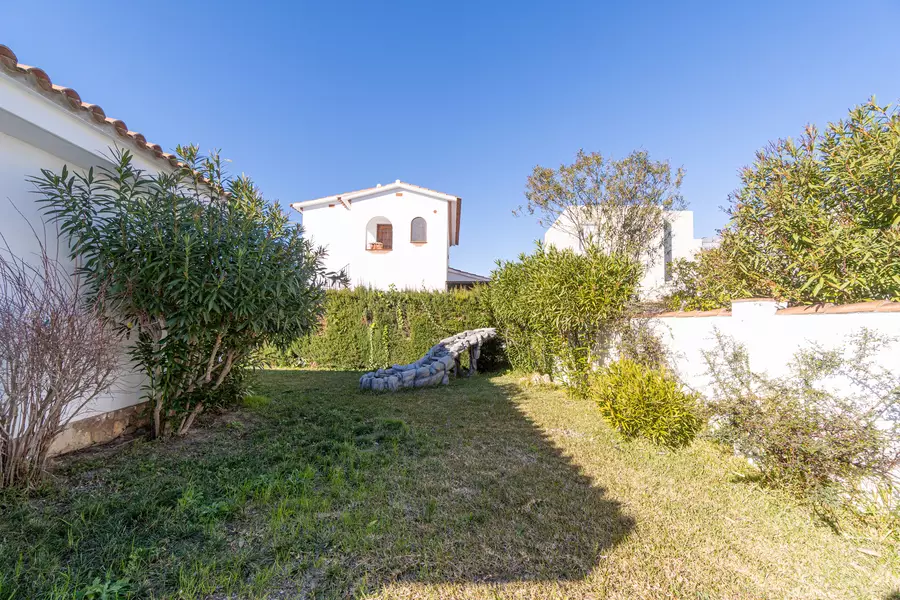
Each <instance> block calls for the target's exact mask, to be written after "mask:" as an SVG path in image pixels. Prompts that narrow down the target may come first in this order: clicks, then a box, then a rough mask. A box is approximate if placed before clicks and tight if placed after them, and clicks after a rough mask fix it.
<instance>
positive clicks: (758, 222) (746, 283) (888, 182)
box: [669, 100, 900, 309]
mask: <svg viewBox="0 0 900 600" xmlns="http://www.w3.org/2000/svg"><path fill="white" fill-rule="evenodd" d="M729 214H730V217H731V220H730V222H729V225H728V227H727V228H726V229H725V230H723V231H722V244H721V247H720V248H719V249H717V250H714V251H707V252H703V253H701V254H700V256H699V257H698V260H697V264H696V266H694V265H681V266H680V268H679V272H678V275H679V277H677V281H678V282H679V284H678V286H677V290H676V292H675V293H674V294H673V296H672V298H671V299H670V302H669V304H670V305H671V306H672V308H681V307H684V308H688V309H692V308H700V309H703V308H712V307H715V306H722V305H724V304H725V303H727V301H728V300H730V299H734V298H738V297H747V296H769V297H775V298H778V299H782V300H786V301H789V302H791V303H795V304H805V303H813V302H834V303H847V302H858V301H865V300H873V299H893V300H900V109H898V108H897V107H891V106H879V105H878V104H876V103H875V102H874V100H873V101H871V102H869V103H868V104H865V105H862V106H857V107H855V108H854V109H852V110H851V111H850V113H849V115H848V116H847V118H846V119H844V120H841V121H838V122H836V123H830V124H829V125H828V127H827V128H826V130H825V131H824V133H820V132H819V131H818V130H817V129H816V128H815V127H812V126H810V127H808V128H807V129H806V132H805V133H804V134H803V135H802V136H801V137H800V138H799V139H798V140H796V141H794V140H791V139H787V140H780V141H778V142H776V143H774V144H771V145H769V146H768V147H766V148H765V149H763V150H761V151H760V152H758V153H757V156H756V162H755V163H754V164H753V166H751V167H748V168H746V169H744V170H743V172H742V173H741V187H740V188H739V189H738V190H737V191H736V192H735V193H734V194H732V196H731V208H730V210H729Z"/></svg>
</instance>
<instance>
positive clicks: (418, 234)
mask: <svg viewBox="0 0 900 600" xmlns="http://www.w3.org/2000/svg"><path fill="white" fill-rule="evenodd" d="M410 229H411V232H410V236H409V241H411V242H413V243H416V242H418V243H425V242H427V241H428V224H427V223H426V222H425V219H423V218H422V217H416V218H415V219H413V220H412V225H411V226H410Z"/></svg>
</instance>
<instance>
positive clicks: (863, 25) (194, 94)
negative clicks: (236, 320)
mask: <svg viewBox="0 0 900 600" xmlns="http://www.w3.org/2000/svg"><path fill="white" fill-rule="evenodd" d="M2 15H3V17H2V21H0V43H4V44H6V45H8V46H9V47H11V48H12V49H13V51H14V52H16V54H17V55H18V56H19V60H20V61H22V62H24V63H27V64H32V65H36V66H40V67H42V68H44V69H45V70H46V71H47V72H48V73H49V75H50V77H51V78H52V79H53V81H54V82H55V83H59V84H62V85H68V86H71V87H73V88H75V89H76V90H78V92H79V93H80V94H81V96H82V98H83V99H84V100H85V101H87V102H94V103H97V104H100V105H101V106H102V107H103V108H104V109H105V111H106V113H107V114H108V115H110V116H114V117H117V118H121V119H123V120H124V121H125V122H126V123H127V125H128V126H129V128H131V129H132V130H136V131H140V132H142V133H144V134H145V135H146V136H147V138H148V139H149V140H150V141H153V142H156V143H159V144H161V145H163V146H164V147H166V148H167V149H170V148H172V147H174V146H175V145H176V144H178V143H180V142H195V143H198V144H200V145H201V147H203V148H210V147H218V148H222V149H223V153H224V155H225V156H227V157H228V158H230V159H232V160H233V165H232V166H233V170H234V171H236V172H240V171H243V172H246V173H248V174H249V175H251V176H252V177H253V178H254V179H255V180H256V181H257V183H258V184H259V185H260V187H261V188H262V190H263V191H264V193H265V194H266V196H267V197H268V198H270V199H278V200H280V201H282V202H283V203H288V202H292V201H297V200H306V199H310V198H315V197H319V196H323V195H328V194H332V193H337V192H342V191H349V190H354V189H359V188H363V187H369V186H371V185H374V184H375V183H379V182H380V183H387V182H390V181H393V180H395V179H402V180H404V181H409V182H412V183H416V184H419V185H424V186H427V187H431V188H435V189H438V190H441V191H446V192H448V193H452V194H456V195H458V196H461V197H462V198H463V201H464V204H463V207H464V208H463V217H462V232H461V234H462V235H461V239H460V246H458V247H456V248H454V249H453V250H452V252H451V264H452V265H453V266H456V267H458V268H462V269H465V270H470V271H476V272H482V273H487V272H488V271H489V270H490V269H491V267H492V266H493V262H494V260H495V259H497V258H513V257H515V256H516V255H517V254H518V253H519V252H521V251H527V250H529V249H530V248H531V247H532V241H533V240H534V239H537V238H539V237H541V235H542V231H541V230H540V229H539V228H538V227H537V225H536V224H535V223H533V222H532V221H531V220H529V219H528V218H524V217H523V218H516V217H513V216H512V214H511V211H512V209H513V208H514V207H516V206H518V205H519V204H520V203H522V201H523V190H524V186H525V179H526V177H527V175H528V174H529V172H530V171H531V169H532V167H533V166H534V165H536V164H542V165H547V166H556V165H558V164H559V163H560V162H563V161H571V159H572V158H573V156H574V154H575V152H576V151H577V150H578V149H579V148H582V147H583V148H585V149H586V150H598V151H602V152H604V153H607V154H612V155H615V156H623V155H625V154H627V153H628V152H629V151H631V150H632V149H634V148H643V149H645V150H647V151H648V152H650V155H651V156H652V157H654V158H657V159H669V160H670V161H671V162H672V163H673V164H674V165H676V166H678V165H680V166H683V167H684V168H685V169H686V171H687V176H686V178H685V183H684V188H683V191H684V194H685V198H686V200H687V201H688V203H689V205H690V208H691V209H693V210H694V211H695V218H696V232H695V233H696V235H698V236H702V235H711V234H713V233H714V232H715V230H716V229H717V228H719V227H721V226H722V225H723V224H724V222H725V216H724V214H723V213H722V212H721V211H720V207H722V206H724V205H725V204H726V202H727V196H728V193H729V192H730V191H732V190H733V189H734V188H735V186H736V184H737V181H738V180H737V171H738V169H739V168H740V167H741V166H743V165H746V164H749V163H750V162H751V161H752V160H753V156H754V152H755V151H756V150H757V149H758V148H760V147H761V146H763V145H764V144H765V143H766V142H767V141H768V140H773V139H777V138H779V137H787V136H795V135H798V134H799V133H800V132H801V131H802V129H803V127H804V125H805V124H806V123H808V122H812V123H817V124H821V125H824V124H825V123H826V122H827V121H829V120H834V119H838V118H841V117H842V116H843V115H844V114H845V113H846V110H847V109H848V108H849V107H850V106H852V105H854V104H858V103H861V102H864V101H865V100H866V99H867V98H868V97H869V96H871V95H873V94H874V95H876V96H877V98H878V99H879V101H885V102H888V101H889V102H895V101H897V100H898V99H900V35H898V29H897V24H898V23H900V2H898V1H897V0H882V1H855V2H827V1H826V2H823V1H816V2H763V1H754V2H744V3H732V2H721V1H717V2H705V3H700V2H680V3H674V2H667V3H659V4H658V5H656V4H653V3H650V2H644V3H637V2H635V3H631V2H617V3H612V2H609V3H607V2H583V3H582V2H568V1H566V2H560V1H556V2H550V1H548V2H525V1H517V2H487V1H482V2H467V1H446V2H430V1H424V0H423V1H416V2H413V1H411V2H396V3H393V2H387V3H384V2H368V1H360V2H327V1H320V2H296V3H295V2H282V3H280V4H279V3H277V2H262V1H256V2H233V1H230V0H222V1H219V2H192V1H190V0H185V1H183V2H174V1H163V2H154V3H152V4H151V3H146V2H140V1H138V0H135V1H133V2H122V1H121V0H120V1H117V2H109V1H106V0H94V1H93V2H89V3H84V2H44V1H40V0H28V1H27V2H26V1H24V0H8V1H7V2H5V3H4V7H3V11H2Z"/></svg>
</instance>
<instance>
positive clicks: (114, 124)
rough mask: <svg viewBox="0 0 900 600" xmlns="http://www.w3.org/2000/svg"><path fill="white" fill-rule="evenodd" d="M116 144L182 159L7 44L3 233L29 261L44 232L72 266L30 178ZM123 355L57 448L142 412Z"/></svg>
mask: <svg viewBox="0 0 900 600" xmlns="http://www.w3.org/2000/svg"><path fill="white" fill-rule="evenodd" d="M115 147H118V148H121V149H127V150H129V151H131V153H132V154H133V155H134V163H135V165H136V166H138V167H139V168H141V169H144V170H146V171H149V172H160V171H171V170H172V169H174V167H175V165H176V164H177V160H176V157H175V156H174V155H171V154H167V153H164V152H163V151H162V149H161V148H160V146H158V145H156V144H149V143H147V141H146V139H145V138H144V136H143V135H141V134H140V133H137V132H134V131H129V130H128V127H127V126H126V125H125V123H123V122H122V121H120V120H118V119H113V118H110V117H107V116H106V115H105V113H104V112H103V109H102V108H100V107H99V106H97V105H95V104H88V103H85V102H82V101H81V98H80V96H79V95H78V93H77V92H76V91H75V90H73V89H72V88H68V87H63V86H59V85H54V84H53V83H52V82H51V80H50V77H49V76H48V75H47V74H46V73H45V72H44V71H43V70H41V69H38V68H36V67H31V66H28V65H24V64H21V63H19V62H18V59H17V57H16V55H15V54H14V53H13V52H12V50H10V49H9V48H7V47H6V46H3V45H0V233H2V234H3V237H4V238H5V240H6V243H7V244H8V246H9V251H11V252H12V253H13V254H15V255H16V256H18V257H20V258H22V259H25V260H30V259H31V258H32V257H34V258H36V257H37V255H38V252H39V239H40V240H41V241H43V242H44V243H45V244H46V246H47V248H48V251H49V252H50V254H51V256H52V255H57V256H58V257H59V259H60V260H61V261H62V262H63V263H64V264H66V265H71V263H70V262H69V261H68V260H67V255H68V251H67V248H65V247H63V248H60V243H61V242H60V240H59V237H58V233H57V230H56V228H55V227H53V226H52V225H47V226H46V227H45V219H44V217H43V215H42V213H41V209H40V205H39V203H38V202H37V200H38V197H37V196H36V195H35V194H34V187H33V186H32V185H31V184H30V183H28V178H29V177H35V176H40V174H41V170H42V169H49V170H51V171H54V172H57V173H58V172H59V171H60V170H61V169H62V167H63V165H66V166H67V167H68V169H69V171H70V172H72V171H81V172H86V171H87V170H88V169H89V168H91V167H98V166H107V167H110V166H112V163H111V162H110V161H109V159H108V157H109V155H110V152H111V151H110V149H111V148H115ZM32 228H33V230H32ZM35 232H37V236H40V237H36V236H35ZM57 250H58V253H57ZM3 251H6V247H5V245H4V246H3ZM122 361H123V362H122V368H121V371H120V376H119V378H118V379H117V381H116V383H115V385H114V386H113V389H112V390H111V392H110V393H109V394H106V395H104V396H102V397H100V398H97V399H96V400H95V401H94V402H92V403H91V404H90V405H88V406H87V407H86V408H85V410H84V411H83V412H82V413H81V414H79V415H77V416H76V417H75V419H74V420H73V422H72V423H71V424H70V427H69V430H68V431H67V432H65V433H64V434H63V435H62V436H61V437H60V438H58V439H57V440H56V442H55V443H54V451H56V452H59V451H66V450H72V449H75V448H78V447H83V446H87V445H90V444H91V443H95V442H102V441H106V440H108V439H112V438H113V437H116V436H117V435H118V434H119V433H121V432H122V430H123V429H124V428H125V426H126V425H127V424H128V423H129V422H130V421H131V420H132V417H134V415H135V414H137V410H138V406H139V405H140V404H141V403H142V402H143V400H144V399H143V398H142V392H141V383H142V378H141V376H140V374H139V373H137V372H135V370H134V369H133V368H131V367H130V365H128V364H127V361H126V355H125V353H124V352H123V354H122Z"/></svg>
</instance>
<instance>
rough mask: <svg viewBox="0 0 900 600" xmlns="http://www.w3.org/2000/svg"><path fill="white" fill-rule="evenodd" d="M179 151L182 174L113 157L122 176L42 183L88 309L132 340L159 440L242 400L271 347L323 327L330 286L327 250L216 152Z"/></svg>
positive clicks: (51, 175) (55, 178)
mask: <svg viewBox="0 0 900 600" xmlns="http://www.w3.org/2000/svg"><path fill="white" fill-rule="evenodd" d="M177 152H178V155H179V159H180V161H181V163H180V164H181V166H180V167H179V168H177V169H176V170H175V171H174V172H172V173H159V174H155V175H151V174H148V173H145V172H143V171H141V170H140V169H139V168H137V166H136V165H135V164H134V161H133V160H132V155H131V154H130V153H129V152H127V151H124V152H123V151H115V152H114V153H113V156H112V160H113V162H114V166H113V167H111V168H99V169H91V170H89V171H88V172H87V173H86V174H84V173H81V172H79V171H70V170H69V169H68V168H67V167H65V166H64V167H63V168H62V170H61V171H60V172H54V171H51V170H43V171H42V174H41V176H39V177H35V178H32V180H31V181H32V183H33V184H34V185H35V186H36V189H37V192H38V193H39V195H40V199H39V201H40V202H42V203H43V206H44V209H45V212H46V214H47V215H48V216H49V217H50V218H51V220H52V221H53V222H55V223H56V224H58V225H59V228H60V231H61V232H62V234H63V235H64V236H65V237H66V238H68V241H69V243H70V248H71V251H70V258H71V259H72V260H73V261H75V263H76V264H77V265H78V273H79V275H80V277H81V278H82V281H83V282H84V284H85V289H86V293H87V296H88V299H89V300H91V301H93V302H96V303H97V306H98V307H99V310H100V311H101V312H102V313H104V314H106V315H109V318H110V319H111V320H112V322H113V323H114V324H115V326H116V327H117V330H118V331H119V332H121V333H123V334H125V335H127V336H128V337H129V338H130V340H131V343H130V344H129V345H128V350H129V352H130V354H131V358H132V359H133V360H134V362H135V363H136V364H138V365H140V367H141V370H142V371H143V373H144V375H145V376H146V380H147V382H148V383H147V385H146V397H147V399H148V400H149V401H150V405H151V407H152V414H153V432H154V434H155V435H156V436H157V437H159V436H163V435H168V434H172V433H177V434H184V433H186V432H187V431H188V430H189V429H190V427H191V425H192V424H193V422H194V420H195V419H196V417H197V415H199V414H200V413H201V412H202V411H203V410H204V409H206V408H207V407H210V406H216V405H222V404H225V403H228V402H230V401H233V400H236V399H238V398H240V397H241V396H243V395H244V392H245V389H246V382H247V377H246V375H247V369H248V368H250V367H251V366H252V361H253V359H254V357H255V355H256V353H257V351H258V349H259V348H260V347H261V346H262V345H264V344H265V343H274V344H282V345H283V344H286V343H287V342H288V341H290V340H293V339H295V338H297V337H300V336H301V335H302V334H304V333H305V332H307V331H309V330H310V329H311V328H312V327H313V326H314V325H315V323H316V322H317V320H318V316H319V314H320V306H321V301H322V298H323V296H324V291H323V289H322V288H323V285H324V279H325V276H326V274H325V272H324V270H323V267H322V261H321V257H322V254H323V253H322V251H321V250H318V249H315V248H313V247H312V246H311V244H310V242H309V240H308V239H307V238H305V237H304V236H303V235H302V230H301V228H300V227H299V226H298V225H295V224H292V223H290V221H289V220H288V217H287V214H286V213H285V212H284V211H283V210H282V209H281V208H280V207H279V206H278V205H277V204H270V203H269V202H267V201H266V200H265V199H264V198H263V196H262V194H261V193H260V191H259V189H258V188H257V187H256V186H255V185H254V184H253V182H252V181H251V180H250V179H249V178H247V177H246V176H241V177H237V178H230V177H228V176H227V175H226V174H225V173H224V172H223V168H222V161H221V160H220V158H219V156H218V155H217V154H215V153H214V154H212V155H210V156H208V157H204V156H202V155H200V153H199V152H198V150H197V148H196V147H195V146H187V147H182V146H179V147H178V149H177Z"/></svg>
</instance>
